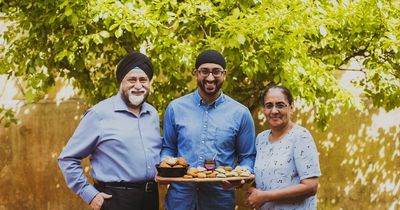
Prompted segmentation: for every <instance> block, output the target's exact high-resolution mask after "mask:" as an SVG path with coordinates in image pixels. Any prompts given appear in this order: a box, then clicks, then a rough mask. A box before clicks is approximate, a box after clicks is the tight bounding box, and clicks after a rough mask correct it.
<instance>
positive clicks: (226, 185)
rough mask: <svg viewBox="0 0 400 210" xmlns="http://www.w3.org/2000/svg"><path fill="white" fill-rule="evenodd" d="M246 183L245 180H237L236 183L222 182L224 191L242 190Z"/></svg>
mask: <svg viewBox="0 0 400 210" xmlns="http://www.w3.org/2000/svg"><path fill="white" fill-rule="evenodd" d="M245 183H246V181H245V180H244V179H242V180H235V181H228V180H222V181H221V185H222V187H223V188H224V189H230V188H234V187H235V188H240V187H242V186H243V185H244V184H245Z"/></svg>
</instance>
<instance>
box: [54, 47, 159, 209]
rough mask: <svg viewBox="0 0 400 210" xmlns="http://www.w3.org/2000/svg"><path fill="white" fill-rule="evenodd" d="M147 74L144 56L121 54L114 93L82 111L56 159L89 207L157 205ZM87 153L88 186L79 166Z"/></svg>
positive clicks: (154, 119) (154, 125)
mask: <svg viewBox="0 0 400 210" xmlns="http://www.w3.org/2000/svg"><path fill="white" fill-rule="evenodd" d="M152 77H153V67H152V65H151V62H150V59H149V58H148V57H147V56H145V55H143V54H141V53H137V52H134V53H129V54H127V55H126V56H125V57H124V58H123V59H122V60H121V61H120V62H119V63H118V66H117V71H116V78H117V82H118V83H119V85H120V88H119V92H118V93H117V94H116V95H114V96H112V97H110V98H108V99H105V100H103V101H101V102H99V103H98V104H96V105H95V106H93V107H92V108H90V109H89V110H88V111H87V112H86V113H85V115H84V117H83V118H82V120H81V122H80V123H79V125H78V127H77V128H76V130H75V132H74V134H73V135H72V137H71V139H70V140H69V141H68V143H67V145H66V146H65V147H64V149H63V151H62V152H61V154H60V156H59V158H58V164H59V166H60V168H61V171H62V172H63V175H64V178H65V181H66V183H67V185H68V187H69V188H71V189H72V191H74V192H75V193H76V194H77V195H79V196H80V197H81V198H82V199H83V200H84V201H85V202H86V203H88V204H89V205H90V206H91V208H92V209H94V210H99V209H102V210H158V206H159V204H158V188H157V184H156V183H155V182H154V176H155V174H156V170H155V164H157V163H158V162H159V161H160V150H161V137H160V128H159V118H158V113H157V110H156V109H155V108H154V107H153V106H151V105H150V104H148V103H146V102H145V101H146V98H147V96H148V95H149V90H150V80H151V79H152ZM88 156H90V162H91V165H92V171H91V175H92V177H93V179H94V180H95V181H94V185H92V184H90V183H89V182H88V180H87V177H86V176H85V175H84V173H83V169H82V166H81V160H82V159H83V158H85V157H88Z"/></svg>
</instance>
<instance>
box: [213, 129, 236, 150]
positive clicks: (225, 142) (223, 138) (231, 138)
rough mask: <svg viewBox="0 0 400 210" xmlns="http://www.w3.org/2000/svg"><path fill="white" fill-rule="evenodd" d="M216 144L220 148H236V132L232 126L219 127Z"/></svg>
mask: <svg viewBox="0 0 400 210" xmlns="http://www.w3.org/2000/svg"><path fill="white" fill-rule="evenodd" d="M216 144H217V146H218V147H219V148H222V149H225V150H228V151H232V150H234V149H235V144H236V132H235V130H234V129H232V128H217V131H216Z"/></svg>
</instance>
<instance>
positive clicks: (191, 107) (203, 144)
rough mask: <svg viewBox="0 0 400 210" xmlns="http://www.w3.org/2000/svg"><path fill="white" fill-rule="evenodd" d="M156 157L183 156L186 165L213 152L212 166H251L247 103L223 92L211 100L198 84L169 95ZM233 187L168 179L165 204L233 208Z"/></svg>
mask: <svg viewBox="0 0 400 210" xmlns="http://www.w3.org/2000/svg"><path fill="white" fill-rule="evenodd" d="M163 136H164V140H163V148H162V151H161V158H162V159H163V158H165V157H167V156H172V157H184V158H185V159H186V160H187V161H188V163H189V164H190V166H191V167H196V166H204V160H205V159H208V158H212V157H214V156H215V157H216V158H215V159H216V165H217V166H232V167H235V166H236V165H237V164H239V165H241V166H247V167H248V168H249V169H250V170H251V171H252V169H253V165H254V160H255V154H256V150H255V130H254V122H253V119H252V117H251V114H250V111H249V110H248V108H246V107H245V106H243V105H242V104H240V103H238V102H236V101H235V100H233V99H232V98H230V97H229V96H227V95H224V94H221V96H220V97H219V98H218V99H217V100H216V101H215V102H214V103H213V104H212V105H210V106H209V105H207V104H205V103H203V102H202V100H201V97H200V95H199V93H198V90H196V91H194V92H193V93H190V94H188V95H185V96H183V97H180V98H178V99H176V100H174V101H172V102H171V103H170V104H169V105H168V107H167V109H166V111H165V116H164V129H163ZM234 205H235V201H234V191H233V190H224V189H223V188H222V187H221V186H220V185H219V184H208V183H199V184H194V183H172V184H171V185H170V187H169V189H168V193H167V198H166V208H167V209H171V210H172V209H173V210H180V209H182V210H190V209H195V206H197V209H198V210H203V209H210V210H211V209H212V210H215V209H230V210H231V209H234Z"/></svg>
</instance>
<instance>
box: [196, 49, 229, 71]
mask: <svg viewBox="0 0 400 210" xmlns="http://www.w3.org/2000/svg"><path fill="white" fill-rule="evenodd" d="M203 63H215V64H218V65H220V66H222V68H223V69H225V67H226V62H225V58H224V56H222V55H221V53H219V52H218V51H216V50H206V51H204V52H202V53H200V55H199V56H197V59H196V69H198V68H199V66H201V64H203Z"/></svg>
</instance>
